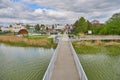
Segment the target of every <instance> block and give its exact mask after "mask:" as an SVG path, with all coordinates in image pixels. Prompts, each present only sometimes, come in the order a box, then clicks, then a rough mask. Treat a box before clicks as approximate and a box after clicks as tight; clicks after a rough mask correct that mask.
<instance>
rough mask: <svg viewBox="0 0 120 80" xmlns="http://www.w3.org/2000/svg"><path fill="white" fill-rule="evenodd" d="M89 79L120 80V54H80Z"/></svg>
mask: <svg viewBox="0 0 120 80" xmlns="http://www.w3.org/2000/svg"><path fill="white" fill-rule="evenodd" d="M78 57H79V59H80V62H81V64H82V66H83V68H84V71H85V73H86V75H87V77H88V80H120V55H117V56H110V55H107V54H78Z"/></svg>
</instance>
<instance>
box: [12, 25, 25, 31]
mask: <svg viewBox="0 0 120 80" xmlns="http://www.w3.org/2000/svg"><path fill="white" fill-rule="evenodd" d="M21 29H25V26H24V25H23V24H22V23H15V24H13V25H12V32H19V31H20V30H21Z"/></svg>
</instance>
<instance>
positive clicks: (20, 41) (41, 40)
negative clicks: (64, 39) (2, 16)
mask: <svg viewBox="0 0 120 80" xmlns="http://www.w3.org/2000/svg"><path fill="white" fill-rule="evenodd" d="M0 42H1V43H5V44H8V45H13V46H23V47H28V46H29V47H44V48H50V47H56V44H54V43H53V39H52V38H47V37H40V36H39V37H38V36H37V37H35V36H34V37H32V36H31V37H17V36H0Z"/></svg>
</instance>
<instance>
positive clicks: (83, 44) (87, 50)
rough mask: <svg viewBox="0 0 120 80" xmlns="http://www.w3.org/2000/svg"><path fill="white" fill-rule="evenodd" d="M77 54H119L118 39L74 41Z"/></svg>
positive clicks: (119, 45)
mask: <svg viewBox="0 0 120 80" xmlns="http://www.w3.org/2000/svg"><path fill="white" fill-rule="evenodd" d="M73 46H74V48H75V50H76V52H77V53H78V54H108V55H119V54H120V51H119V50H120V41H74V42H73Z"/></svg>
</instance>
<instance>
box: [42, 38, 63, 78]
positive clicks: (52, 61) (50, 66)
mask: <svg viewBox="0 0 120 80" xmlns="http://www.w3.org/2000/svg"><path fill="white" fill-rule="evenodd" d="M60 44H61V39H59V42H58V45H57V48H56V49H55V52H54V54H53V56H52V59H51V61H50V63H49V65H48V68H47V70H46V72H45V75H44V77H43V80H50V78H51V75H52V72H53V69H54V63H55V61H56V58H57V54H58V49H59V48H60Z"/></svg>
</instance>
